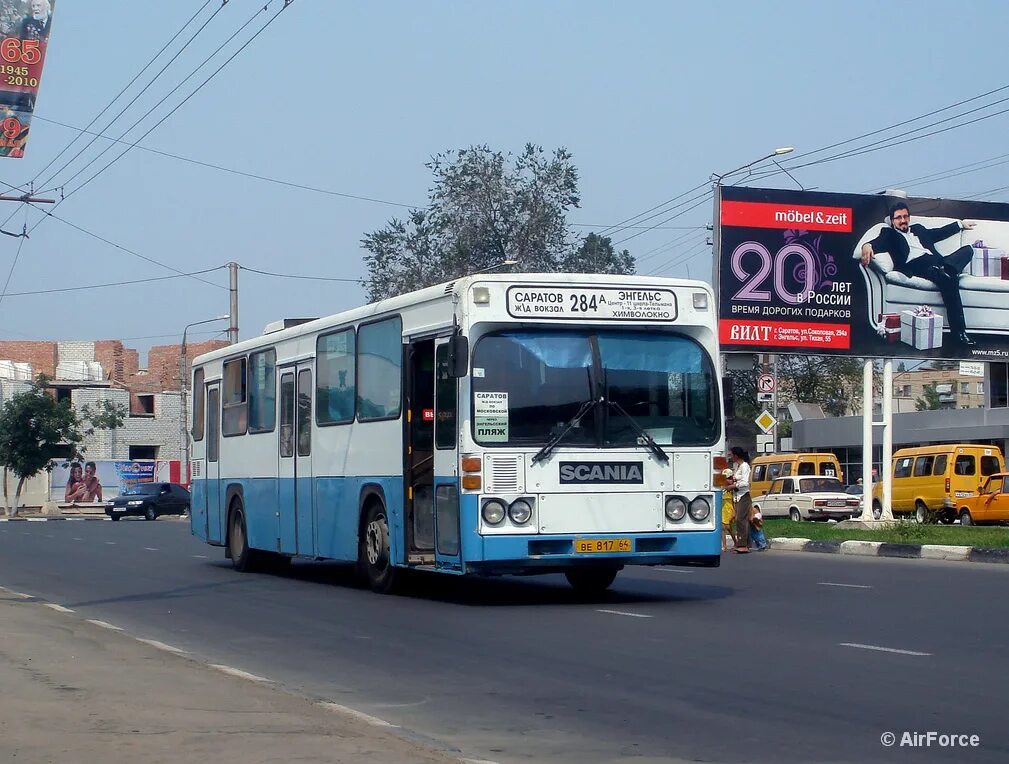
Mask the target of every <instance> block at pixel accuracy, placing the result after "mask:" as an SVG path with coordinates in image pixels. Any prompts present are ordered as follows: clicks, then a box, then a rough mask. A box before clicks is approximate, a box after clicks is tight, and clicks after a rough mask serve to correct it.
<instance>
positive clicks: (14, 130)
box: [0, 0, 56, 158]
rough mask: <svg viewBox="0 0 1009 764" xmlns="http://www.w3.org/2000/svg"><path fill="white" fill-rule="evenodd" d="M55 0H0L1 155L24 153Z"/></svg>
mask: <svg viewBox="0 0 1009 764" xmlns="http://www.w3.org/2000/svg"><path fill="white" fill-rule="evenodd" d="M55 5H56V0H0V157H15V158H19V157H23V156H24V153H25V145H26V144H27V143H28V130H29V128H30V127H31V121H32V113H33V112H34V111H35V99H36V97H37V96H38V93H39V83H40V82H41V81H42V67H43V65H44V64H45V60H46V48H47V47H48V45H49V32H50V30H51V28H52V23H53V7H54V6H55Z"/></svg>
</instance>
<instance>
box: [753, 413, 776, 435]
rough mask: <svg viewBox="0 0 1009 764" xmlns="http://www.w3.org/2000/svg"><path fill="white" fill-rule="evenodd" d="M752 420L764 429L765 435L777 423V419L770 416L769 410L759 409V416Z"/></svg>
mask: <svg viewBox="0 0 1009 764" xmlns="http://www.w3.org/2000/svg"><path fill="white" fill-rule="evenodd" d="M753 421H754V422H756V423H757V427H759V428H760V429H761V430H763V431H764V434H765V435H766V434H767V433H769V432H770V431H771V430H772V429H773V428H774V425H776V424H777V423H778V420H777V419H775V418H774V417H773V416H771V412H769V411H761V412H760V416H758V417H757V418H756V419H754V420H753Z"/></svg>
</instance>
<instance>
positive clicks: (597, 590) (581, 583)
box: [564, 568, 619, 594]
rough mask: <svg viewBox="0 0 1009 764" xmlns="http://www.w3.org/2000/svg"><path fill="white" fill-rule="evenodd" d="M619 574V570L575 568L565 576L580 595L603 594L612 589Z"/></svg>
mask: <svg viewBox="0 0 1009 764" xmlns="http://www.w3.org/2000/svg"><path fill="white" fill-rule="evenodd" d="M618 572H619V570H618V569H617V568H573V569H572V570H569V571H566V572H565V573H564V576H565V578H567V579H568V583H569V584H571V588H572V589H574V590H575V591H576V592H578V593H579V594H602V593H603V592H604V591H606V590H607V589H609V588H610V585H611V584H612V583H613V581H614V579H616V577H617V573H618Z"/></svg>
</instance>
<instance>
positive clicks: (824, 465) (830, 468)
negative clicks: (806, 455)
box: [820, 462, 837, 477]
mask: <svg viewBox="0 0 1009 764" xmlns="http://www.w3.org/2000/svg"><path fill="white" fill-rule="evenodd" d="M820 474H821V475H823V476H824V477H837V467H835V466H834V463H833V462H820Z"/></svg>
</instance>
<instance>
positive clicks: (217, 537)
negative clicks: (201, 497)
mask: <svg viewBox="0 0 1009 764" xmlns="http://www.w3.org/2000/svg"><path fill="white" fill-rule="evenodd" d="M206 417H207V429H206V432H207V470H206V473H207V474H206V486H207V490H206V497H207V541H210V542H216V543H219V544H223V543H224V518H223V514H224V513H223V512H222V511H221V385H220V383H219V382H214V383H211V384H208V385H207V413H206Z"/></svg>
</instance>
